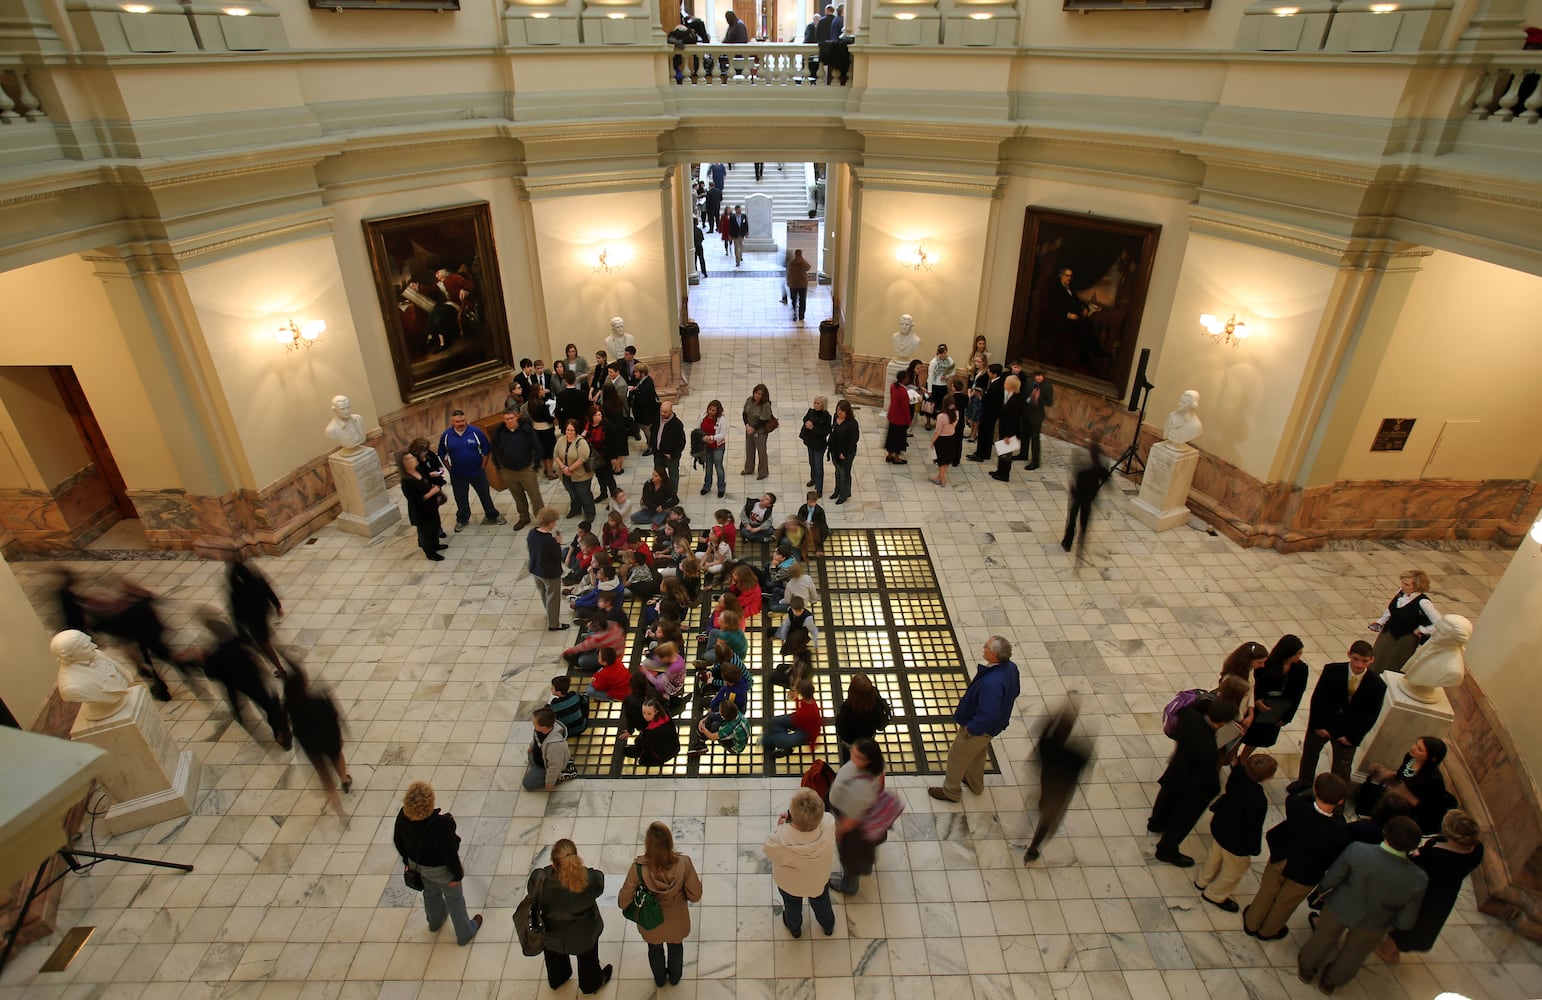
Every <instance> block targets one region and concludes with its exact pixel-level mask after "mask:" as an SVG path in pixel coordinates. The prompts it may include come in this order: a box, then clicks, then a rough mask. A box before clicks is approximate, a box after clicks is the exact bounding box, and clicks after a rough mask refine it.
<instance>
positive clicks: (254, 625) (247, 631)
mask: <svg viewBox="0 0 1542 1000" xmlns="http://www.w3.org/2000/svg"><path fill="white" fill-rule="evenodd" d="M225 583H226V586H227V588H228V590H229V596H230V620H231V621H233V622H235V623H236V631H237V632H238V633H240V634H241V637H242V638H244V639H245V640H246V641H247V642H249V643H251V644H252V645H253V646H255V647H257V649H258V650H260V651H261V652H262V655H263V656H266V657H267V658H268V662H270V663H272V664H273V676H275V677H283V676H284V661H283V658H282V657H280V656H279V655H278V650H277V649H276V648H275V647H274V645H273V622H272V618H273V616H275V615H276V616H278V617H279V618H282V617H284V605H283V602H281V601H280V600H279V599H278V594H276V593H274V592H273V585H272V584H270V583H269V582H268V578H267V577H265V576H263V575H262V571H261V570H259V569H258V568H257V567H255V566H253V565H252V564H251V563H249V562H247V561H246V560H244V559H238V560H236V561H235V562H233V563H231V564H230V568H229V569H228V570H227V571H226V572H225Z"/></svg>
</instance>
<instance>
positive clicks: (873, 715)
mask: <svg viewBox="0 0 1542 1000" xmlns="http://www.w3.org/2000/svg"><path fill="white" fill-rule="evenodd" d="M893 717H894V716H893V713H892V712H891V711H890V710H889V703H888V702H886V701H884V700H883V697H882V696H881V695H879V693H878V689H877V688H876V687H874V686H873V681H872V679H871V678H869V677H868V676H867V674H866V673H865V672H863V671H861V670H858V671H857V672H856V673H854V674H852V675H851V683H849V684H847V685H846V700H845V701H844V702H842V703H841V707H840V708H839V709H837V710H836V712H835V735H836V736H838V737H839V738H840V744H841V762H842V763H844V762H845V761H846V758H847V757H848V756H850V754H851V745H852V744H853V743H855V742H857V740H860V739H872V738H873V737H875V736H877V735H878V733H879V732H880V731H881V730H882V729H884V728H885V727H886V726H888V724H889V721H890V720H891V719H892V718H893Z"/></svg>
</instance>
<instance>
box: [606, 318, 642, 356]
mask: <svg viewBox="0 0 1542 1000" xmlns="http://www.w3.org/2000/svg"><path fill="white" fill-rule="evenodd" d="M636 346H637V338H636V337H634V336H632V335H631V334H630V333H627V332H626V320H624V319H622V318H621V317H620V316H614V317H612V318H611V321H610V336H608V337H606V338H605V357H606V358H607V359H608V360H610V361H620V360H621V358H622V356H623V355H624V354H626V349H627V348H628V347H636Z"/></svg>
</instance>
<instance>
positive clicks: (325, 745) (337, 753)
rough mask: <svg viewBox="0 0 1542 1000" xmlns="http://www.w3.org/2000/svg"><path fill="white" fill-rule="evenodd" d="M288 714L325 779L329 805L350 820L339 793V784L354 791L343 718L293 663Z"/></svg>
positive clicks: (288, 673) (286, 689)
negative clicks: (345, 746)
mask: <svg viewBox="0 0 1542 1000" xmlns="http://www.w3.org/2000/svg"><path fill="white" fill-rule="evenodd" d="M284 710H285V711H286V712H288V713H289V727H290V731H291V732H292V733H293V735H294V738H295V740H296V741H298V742H299V744H300V749H301V750H304V751H305V756H306V759H307V760H309V761H310V762H311V767H314V768H315V769H316V777H318V778H320V779H321V787H322V789H323V790H324V791H325V792H326V796H327V804H328V805H330V806H331V807H332V809H333V811H334V812H336V813H337V814H338V815H339V816H344V817H346V816H347V815H348V814H347V813H346V812H344V811H343V800H342V797H341V796H340V795H338V794H337V789H338V786H339V784H341V786H342V790H343V791H344V792H347V791H348V790H350V789H351V788H353V778H352V777H351V776H350V775H349V774H348V762H347V761H346V760H344V759H343V718H342V715H341V714H340V713H339V712H338V710H337V703H336V702H334V701H333V700H332V699H331V698H330V697H328V696H327V694H326V693H325V692H323V691H319V690H315V689H313V688H312V687H311V686H310V681H309V679H308V678H307V677H306V676H305V671H304V670H302V669H301V668H300V665H299V664H298V663H295V662H294V661H292V660H291V661H290V663H289V667H288V669H287V670H286V671H285V673H284Z"/></svg>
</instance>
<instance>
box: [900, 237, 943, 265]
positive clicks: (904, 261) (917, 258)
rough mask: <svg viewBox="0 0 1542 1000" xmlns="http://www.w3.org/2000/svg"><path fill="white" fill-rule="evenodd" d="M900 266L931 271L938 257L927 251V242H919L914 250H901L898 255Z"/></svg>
mask: <svg viewBox="0 0 1542 1000" xmlns="http://www.w3.org/2000/svg"><path fill="white" fill-rule="evenodd" d="M897 256H898V257H899V262H900V267H903V268H904V269H905V270H907V271H930V270H931V269H932V267H933V266H934V265H935V264H936V263H937V258H936V257H934V256H930V255H928V254H927V252H926V246H925V244H921V243H917V244H916V248H915V249H914V250H901V251H900V252H899V253H898V255H897Z"/></svg>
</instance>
